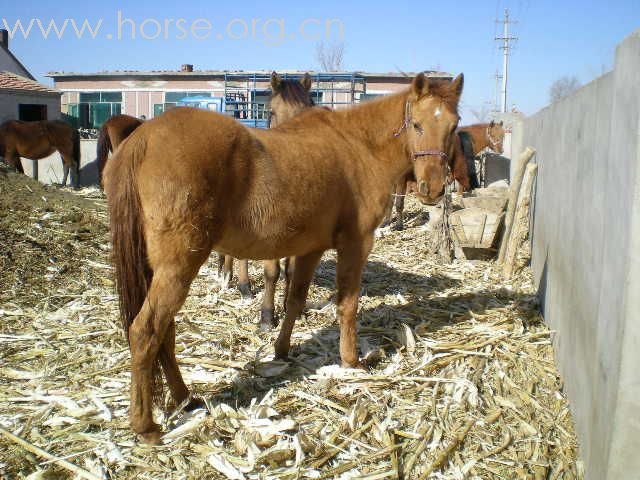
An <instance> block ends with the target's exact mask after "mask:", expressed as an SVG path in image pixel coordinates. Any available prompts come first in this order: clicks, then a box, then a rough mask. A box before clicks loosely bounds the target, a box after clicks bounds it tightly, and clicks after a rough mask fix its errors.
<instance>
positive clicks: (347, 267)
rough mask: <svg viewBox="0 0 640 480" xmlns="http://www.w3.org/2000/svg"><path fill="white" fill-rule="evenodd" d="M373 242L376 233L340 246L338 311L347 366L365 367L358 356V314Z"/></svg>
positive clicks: (342, 346)
mask: <svg viewBox="0 0 640 480" xmlns="http://www.w3.org/2000/svg"><path fill="white" fill-rule="evenodd" d="M372 246H373V236H368V237H365V238H362V239H359V240H357V241H353V240H352V241H349V242H345V245H344V246H343V247H342V248H339V249H338V267H337V278H336V280H337V281H336V283H337V285H338V298H337V302H336V303H337V306H338V309H337V312H338V323H339V324H340V358H341V360H342V366H343V367H346V368H362V364H361V363H360V360H359V357H358V332H357V329H356V316H357V313H358V299H359V298H360V284H361V282H362V271H363V270H364V266H365V264H366V263H367V257H368V256H369V252H370V251H371V247H372Z"/></svg>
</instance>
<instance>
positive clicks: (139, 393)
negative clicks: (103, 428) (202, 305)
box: [129, 239, 208, 443]
mask: <svg viewBox="0 0 640 480" xmlns="http://www.w3.org/2000/svg"><path fill="white" fill-rule="evenodd" d="M158 240H159V239H158ZM166 242H167V241H166V240H164V241H162V242H161V241H157V242H147V244H148V246H151V248H149V252H150V253H151V252H155V255H150V264H151V267H152V269H153V279H152V281H151V285H150V287H149V291H148V293H147V297H146V300H145V302H144V305H143V306H142V308H141V310H140V312H139V313H138V315H137V316H136V318H135V320H134V321H133V323H132V324H131V326H130V328H129V346H130V350H131V407H130V412H129V415H130V421H131V427H132V429H133V430H134V431H135V432H136V433H138V434H140V435H142V437H143V438H144V439H145V441H147V442H149V443H158V442H159V439H160V427H159V426H158V425H157V424H156V423H155V422H154V421H153V415H152V408H153V399H154V391H153V386H154V377H155V373H156V370H155V369H156V365H157V361H159V362H160V364H161V365H162V368H163V370H164V372H165V375H166V377H167V381H168V384H169V388H170V390H171V393H172V395H173V397H174V399H175V400H176V402H178V403H179V402H181V401H183V400H184V399H186V398H187V397H188V395H189V391H188V389H187V387H186V385H185V383H184V381H183V379H182V376H181V375H180V370H179V368H178V364H177V361H176V358H175V350H174V348H175V325H174V323H173V322H174V317H175V315H176V313H177V312H178V310H179V309H180V307H181V306H182V304H183V303H184V301H185V299H186V298H187V294H188V292H189V287H190V285H191V282H192V281H193V279H194V278H195V276H196V274H197V272H198V269H199V268H200V265H202V263H204V261H205V260H206V258H207V256H208V251H207V250H206V248H203V249H200V250H196V251H194V250H191V249H190V248H189V245H190V244H193V243H195V242H188V241H184V242H181V243H182V244H183V245H184V248H175V249H173V251H172V255H171V257H167V256H166V249H162V248H161V247H159V246H160V245H163V244H166ZM170 242H171V241H170ZM154 243H155V246H156V248H153V245H154ZM171 243H173V244H174V246H175V242H171ZM178 247H179V245H178ZM205 252H206V253H205ZM154 256H155V257H157V258H154Z"/></svg>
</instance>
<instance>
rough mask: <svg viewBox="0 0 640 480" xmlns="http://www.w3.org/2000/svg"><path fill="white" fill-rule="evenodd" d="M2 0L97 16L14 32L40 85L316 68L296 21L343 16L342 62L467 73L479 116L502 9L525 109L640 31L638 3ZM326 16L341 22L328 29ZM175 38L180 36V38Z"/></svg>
mask: <svg viewBox="0 0 640 480" xmlns="http://www.w3.org/2000/svg"><path fill="white" fill-rule="evenodd" d="M0 1H1V2H2V7H1V9H0V22H2V21H3V20H6V21H7V22H8V24H9V26H10V27H13V26H15V21H16V20H18V19H20V20H21V22H22V23H23V25H24V26H25V28H26V26H27V25H28V24H29V22H30V21H31V19H39V20H40V21H41V23H42V24H43V25H44V27H45V29H46V27H47V25H49V22H50V21H51V20H52V19H54V20H55V21H56V24H57V25H58V27H59V28H60V27H61V26H62V24H63V22H64V20H65V19H73V20H74V21H75V22H76V24H77V26H78V27H79V26H80V25H81V24H82V22H83V21H84V20H85V19H87V20H88V21H89V23H90V24H91V25H92V28H95V26H96V25H97V23H98V21H99V20H100V19H102V24H101V25H100V29H99V30H98V33H97V34H96V38H95V39H93V38H91V35H90V34H89V33H88V31H86V30H85V35H84V37H83V38H82V39H78V38H77V36H76V33H75V31H74V30H73V28H72V25H71V24H67V30H65V32H64V34H63V35H62V38H61V39H58V38H57V36H56V34H55V32H53V31H51V32H50V34H49V38H48V39H46V40H45V39H44V38H43V35H42V32H41V30H40V29H39V26H38V24H37V23H34V24H33V26H32V30H31V33H30V35H29V36H28V38H27V39H25V38H23V35H22V34H21V33H18V34H17V36H16V37H14V38H13V39H11V49H12V51H13V52H14V53H15V54H16V55H17V56H18V57H19V58H20V59H21V60H22V61H23V63H24V64H25V65H26V66H27V68H29V69H30V70H31V71H32V73H33V74H34V75H36V76H37V77H38V78H39V79H40V80H42V81H45V82H48V80H47V79H45V78H44V77H43V75H44V74H45V73H46V72H48V71H52V70H57V71H77V72H92V71H100V70H116V69H134V70H145V69H177V68H179V66H180V64H182V63H192V64H194V65H195V68H197V69H230V70H231V69H244V70H251V69H275V70H278V69H300V70H305V69H315V68H317V67H318V65H317V62H316V59H315V50H316V44H317V43H318V41H319V40H318V39H315V38H301V35H300V33H299V32H300V27H301V25H303V24H304V25H305V33H306V35H307V36H309V37H312V36H314V35H316V36H317V35H320V37H321V38H322V39H323V40H324V41H325V42H327V43H331V42H333V41H340V40H339V36H340V34H339V31H340V28H339V25H340V24H341V25H342V26H343V33H344V38H343V40H342V42H343V43H344V46H345V59H344V64H345V67H346V69H347V70H364V71H376V72H378V71H381V72H387V71H398V70H400V71H418V70H421V69H431V68H438V69H441V70H445V71H449V72H452V73H458V72H464V73H465V80H466V81H465V94H464V99H463V101H464V105H465V114H464V116H463V120H466V121H473V120H474V119H473V117H472V115H470V113H469V112H470V109H472V108H473V109H476V110H479V109H481V108H482V106H483V105H486V104H487V102H490V101H492V100H493V98H494V95H495V79H494V78H493V75H494V74H495V72H496V70H497V69H500V68H501V65H502V56H501V51H500V50H498V48H497V44H496V42H495V41H494V40H493V39H494V37H495V36H496V35H498V34H500V33H501V31H500V28H501V26H500V25H497V24H496V23H495V20H496V19H497V18H498V17H501V16H502V12H503V11H504V9H505V8H509V9H510V13H511V17H512V18H513V19H514V20H517V21H518V22H519V23H517V24H516V25H514V26H512V30H513V34H514V35H516V36H518V37H519V40H518V42H517V43H516V48H515V50H514V51H513V55H512V57H511V68H510V89H509V105H512V104H515V105H516V106H517V108H518V109H520V110H522V111H524V112H525V113H526V114H531V113H534V112H536V111H537V110H538V109H540V108H542V107H544V106H545V105H546V103H547V98H548V89H549V86H550V84H551V83H552V82H553V81H554V80H555V79H557V78H558V77H561V76H563V75H576V76H577V77H578V79H579V80H580V81H581V82H582V83H587V82H589V81H590V80H592V79H593V78H595V77H597V76H598V75H600V74H601V73H602V72H603V71H604V70H608V69H610V68H611V65H612V62H613V58H614V53H615V46H616V45H617V44H618V43H619V42H620V41H621V40H622V39H623V38H624V37H625V36H627V35H628V34H630V33H631V32H632V31H633V30H634V29H637V28H640V0H617V1H609V2H605V1H602V0H601V1H597V2H596V1H592V0H586V1H585V0H582V1H579V0H568V1H564V0H563V1H562V2H561V1H558V0H556V1H549V0H537V1H536V0H475V1H451V0H449V1H443V0H440V1H437V2H436V1H430V0H422V1H416V0H413V1H405V0H394V1H385V2H374V1H359V0H354V1H346V0H340V1H338V0H322V1H305V0H296V1H276V0H268V1H265V0H263V1H258V2H252V1H243V2H231V1H214V0H209V1H203V0H200V1H182V2H178V1H172V2H164V1H160V0H156V1H154V2H149V1H137V2H135V4H134V3H133V2H122V1H113V2H88V1H82V2H79V1H65V0H58V1H56V2H50V1H39V0H36V1H30V2H28V3H27V2H10V1H9V0H0ZM119 11H120V12H121V18H122V19H131V20H132V21H133V22H134V23H135V28H136V32H137V35H136V38H135V39H132V38H131V26H130V23H124V24H123V25H122V30H121V31H122V38H121V39H117V38H115V37H117V32H118V12H119ZM169 19H172V20H171V21H169ZM177 19H184V21H185V22H184V23H183V24H182V26H183V28H184V29H186V30H188V32H187V35H185V34H184V33H183V31H182V30H179V29H177V27H176V25H175V21H177ZM196 19H207V20H208V21H209V22H210V23H211V30H210V31H209V30H207V29H206V28H207V27H206V23H202V22H200V23H199V24H198V25H197V26H200V27H202V29H200V30H195V32H196V35H198V36H201V37H203V36H206V35H209V36H208V38H206V39H197V38H194V35H192V34H191V27H192V26H193V22H194V21H195V20H196ZM268 19H272V20H271V22H270V23H269V24H268V25H267V30H266V33H264V32H265V30H263V29H264V28H265V22H266V21H267V20H268ZM310 19H314V20H310ZM315 19H317V20H318V21H319V22H320V23H319V24H318V23H316V20H315ZM305 20H307V22H306V23H304V22H305ZM327 20H337V21H336V22H334V23H331V24H330V34H329V36H328V37H327V34H326V32H325V28H324V27H325V22H326V21H327ZM145 21H147V22H146V24H145V26H144V31H143V33H142V34H141V31H140V29H141V26H142V23H143V22H145ZM166 21H169V23H168V24H166V23H165V22H166ZM172 22H173V23H172ZM158 27H160V30H157V28H158ZM245 28H247V29H248V33H244V29H245ZM280 31H284V32H285V36H286V39H285V40H284V41H275V42H274V41H268V38H267V37H269V38H270V39H272V40H273V39H276V40H277V38H278V36H279V35H280ZM165 32H166V36H167V37H168V38H164V37H165ZM252 32H255V35H254V34H252ZM108 35H112V37H114V38H111V39H108V38H107V36H108ZM181 35H182V36H186V38H184V39H178V38H177V37H178V36H181ZM143 36H146V37H147V38H146V39H145V38H142V37H143ZM154 36H159V37H158V38H155V39H151V38H152V37H154ZM292 36H295V37H296V38H291V37H292ZM230 37H243V38H236V39H233V38H230Z"/></svg>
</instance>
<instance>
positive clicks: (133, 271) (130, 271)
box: [104, 136, 153, 341]
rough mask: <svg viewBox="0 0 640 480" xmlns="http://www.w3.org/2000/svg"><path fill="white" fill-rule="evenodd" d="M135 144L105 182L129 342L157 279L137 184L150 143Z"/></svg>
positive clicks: (136, 140) (121, 154)
mask: <svg viewBox="0 0 640 480" xmlns="http://www.w3.org/2000/svg"><path fill="white" fill-rule="evenodd" d="M131 140H132V141H129V142H127V145H125V146H124V148H121V149H119V150H118V151H117V152H116V154H115V155H114V157H113V158H112V159H111V161H110V162H109V165H108V167H107V170H106V171H105V182H104V188H105V193H106V196H107V202H108V205H109V217H110V223H111V246H112V262H113V265H114V267H115V283H116V291H117V293H118V298H119V303H120V320H121V322H122V327H123V329H124V332H125V335H126V337H127V341H128V340H129V327H130V326H131V324H132V323H133V320H134V319H135V318H136V315H138V312H140V309H141V308H142V305H143V304H144V301H145V298H146V297H147V291H148V289H149V285H150V284H151V279H152V277H153V272H152V270H151V267H150V266H149V263H148V261H147V246H146V241H145V235H144V228H143V221H142V207H141V204H140V196H139V193H138V187H137V184H136V170H137V166H138V164H139V163H140V161H141V160H142V158H143V156H144V153H145V147H146V142H145V141H144V139H143V138H142V136H137V137H134V138H132V139H131Z"/></svg>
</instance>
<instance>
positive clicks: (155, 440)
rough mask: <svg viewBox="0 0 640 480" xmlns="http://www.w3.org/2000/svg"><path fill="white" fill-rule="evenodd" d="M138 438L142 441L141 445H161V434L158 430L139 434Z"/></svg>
mask: <svg viewBox="0 0 640 480" xmlns="http://www.w3.org/2000/svg"><path fill="white" fill-rule="evenodd" d="M140 437H141V439H142V443H145V444H147V445H161V444H162V432H161V431H160V430H159V429H158V430H153V431H151V432H145V433H141V434H140Z"/></svg>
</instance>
